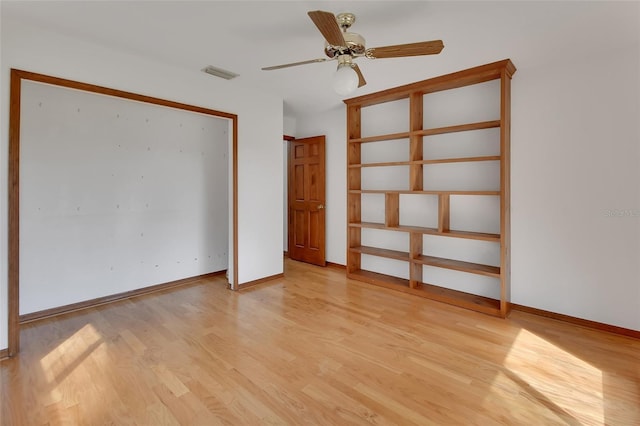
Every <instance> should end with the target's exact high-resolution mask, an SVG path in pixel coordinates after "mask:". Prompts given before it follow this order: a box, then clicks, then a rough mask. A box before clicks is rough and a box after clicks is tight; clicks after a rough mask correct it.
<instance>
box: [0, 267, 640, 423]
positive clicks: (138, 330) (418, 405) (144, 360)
mask: <svg viewBox="0 0 640 426" xmlns="http://www.w3.org/2000/svg"><path fill="white" fill-rule="evenodd" d="M21 336H22V353H21V354H20V356H19V357H18V358H17V359H11V360H8V361H4V362H2V363H1V364H0V395H1V402H0V412H1V414H0V424H2V425H7V426H8V425H40V424H50V425H58V424H64V425H75V424H78V425H99V424H116V425H124V424H127V425H128V424H138V425H154V426H155V425H173V424H182V425H215V424H229V425H261V424H292V425H300V424H321V425H347V424H367V423H373V424H399V425H410V424H416V425H429V424H438V425H443V424H444V425H449V424H463V425H471V424H478V425H491V424H507V425H515V424H523V425H542V424H568V425H578V424H585V425H598V424H607V425H639V424H640V341H639V340H634V339H632V338H627V337H622V336H616V335H612V334H607V333H604V332H599V331H594V330H589V329H584V328H580V327H577V326H572V325H569V324H566V323H562V322H558V321H554V320H550V319H546V318H541V317H537V316H533V315H530V314H525V313H522V312H513V313H512V315H511V317H510V318H509V319H507V320H501V319H498V318H493V317H489V316H486V315H482V314H478V313H474V312H469V311H466V310H462V309H459V308H455V307H450V306H447V305H443V304H439V303H436V302H432V301H429V300H425V299H422V298H417V297H414V296H410V295H406V294H402V293H397V292H394V291H391V290H386V289H382V288H377V287H371V286H368V285H366V284H361V283H357V282H353V281H348V280H347V279H346V278H345V277H344V272H343V271H340V270H337V269H328V268H318V267H314V266H309V265H305V264H300V263H296V262H292V261H287V262H286V278H284V279H279V280H275V281H273V282H270V283H266V284H262V285H260V286H257V287H255V288H252V289H249V290H247V291H243V292H240V293H234V292H231V291H229V290H226V289H225V283H224V282H223V278H215V279H212V280H210V281H207V282H201V283H196V284H193V285H189V286H186V287H181V288H179V289H174V290H171V291H166V292H163V293H156V294H153V295H149V296H144V297H139V298H135V299H132V300H128V301H122V302H118V303H114V304H111V305H105V306H102V307H98V308H94V309H89V310H85V311H81V312H77V313H74V314H68V315H64V316H60V317H58V318H55V319H48V320H42V321H38V322H34V323H31V324H28V325H25V326H23V329H22V335H21Z"/></svg>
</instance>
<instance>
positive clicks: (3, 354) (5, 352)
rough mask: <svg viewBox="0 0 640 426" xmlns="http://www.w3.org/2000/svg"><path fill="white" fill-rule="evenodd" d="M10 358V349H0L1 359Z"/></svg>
mask: <svg viewBox="0 0 640 426" xmlns="http://www.w3.org/2000/svg"><path fill="white" fill-rule="evenodd" d="M4 359H9V349H0V361H2V360H4Z"/></svg>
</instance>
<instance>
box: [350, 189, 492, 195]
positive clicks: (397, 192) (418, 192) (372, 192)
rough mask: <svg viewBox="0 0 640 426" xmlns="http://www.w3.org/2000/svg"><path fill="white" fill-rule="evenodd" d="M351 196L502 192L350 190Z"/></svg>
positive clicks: (490, 192) (485, 193) (489, 192)
mask: <svg viewBox="0 0 640 426" xmlns="http://www.w3.org/2000/svg"><path fill="white" fill-rule="evenodd" d="M349 193H350V194H409V195H411V194H418V195H441V194H444V195H500V191H436V190H426V191H411V190H408V189H406V190H405V189H400V190H398V189H350V190H349Z"/></svg>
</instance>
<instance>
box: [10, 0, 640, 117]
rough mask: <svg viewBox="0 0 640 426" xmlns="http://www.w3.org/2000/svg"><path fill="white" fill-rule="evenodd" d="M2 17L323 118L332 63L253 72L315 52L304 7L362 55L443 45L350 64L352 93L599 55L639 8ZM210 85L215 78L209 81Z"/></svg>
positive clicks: (126, 5) (495, 5)
mask: <svg viewBox="0 0 640 426" xmlns="http://www.w3.org/2000/svg"><path fill="white" fill-rule="evenodd" d="M1 7H2V9H1V11H2V14H3V20H4V19H12V20H22V21H30V22H32V23H35V24H36V25H38V26H40V27H45V28H48V29H50V30H52V31H55V32H58V33H62V34H65V35H69V36H73V37H80V38H83V39H85V40H87V41H91V42H94V43H98V44H101V45H106V46H108V47H110V48H113V49H117V50H120V51H125V52H129V53H134V54H138V55H144V56H146V57H148V58H150V59H152V60H154V61H157V62H160V63H164V64H168V65H171V66H177V67H181V68H185V69H188V70H192V71H194V72H199V70H201V69H202V68H204V67H205V66H206V65H214V66H217V67H220V68H224V69H227V70H230V71H233V72H236V73H238V74H240V77H238V78H237V79H235V80H232V81H230V82H228V83H229V84H238V85H243V86H248V87H255V88H259V89H260V90H265V91H270V92H274V93H276V94H278V95H279V96H282V97H283V99H284V101H285V115H290V116H299V115H306V114H311V113H314V112H317V111H323V110H328V109H331V108H335V107H337V106H339V105H340V104H341V103H342V102H341V99H340V98H339V97H338V95H336V94H334V93H333V91H332V90H331V76H332V74H333V71H334V69H335V66H336V63H335V62H326V63H318V64H310V65H304V66H300V67H293V68H287V69H282V70H276V71H261V70H260V68H261V67H264V66H269V65H278V64H282V63H288V62H296V61H302V60H307V59H314V58H320V57H322V56H323V38H322V36H321V35H320V33H319V32H318V31H317V29H316V28H315V26H314V25H313V23H312V22H311V20H310V19H309V18H308V16H307V14H306V13H307V11H309V10H318V9H319V10H326V11H330V12H333V13H338V12H342V11H350V12H352V13H355V14H356V23H355V25H354V26H353V27H352V29H351V30H352V31H353V32H357V33H359V34H361V35H363V36H364V37H365V39H366V41H367V47H375V46H383V45H390V44H399V43H410V42H415V41H424V40H433V39H442V40H443V41H444V45H445V48H444V50H443V51H442V53H441V54H439V55H432V56H423V57H413V58H398V59H382V60H368V59H366V58H360V59H359V60H358V63H359V65H360V68H361V70H362V72H363V73H364V75H365V77H366V79H367V81H368V84H367V85H366V86H365V87H363V88H361V89H359V90H358V92H357V93H356V95H360V94H365V93H369V92H373V91H378V90H382V89H386V88H389V87H393V86H397V85H400V84H406V83H411V82H413V81H417V80H422V79H425V78H429V77H432V76H436V75H440V74H443V73H447V72H453V71H457V70H459V69H464V68H467V67H471V66H475V65H481V64H484V63H488V62H493V61H496V60H500V59H505V58H511V59H512V61H513V62H514V63H515V65H516V67H518V68H520V69H523V68H526V67H532V66H545V65H549V67H550V72H552V67H553V64H554V63H556V62H557V61H563V60H565V61H566V60H579V59H580V58H582V57H589V56H593V55H604V54H606V52H607V51H608V50H611V49H616V48H618V47H626V46H628V45H629V44H630V43H636V44H637V43H638V40H639V38H640V37H639V36H638V34H639V32H640V12H639V11H640V7H639V3H637V2H624V3H615V4H614V3H612V2H606V1H602V2H590V3H587V2H516V1H512V2H505V1H502V2H482V1H473V2H453V1H449V2H426V1H411V2H407V1H349V2H331V1H254V2H248V1H233V2H230V1H226V2H224V1H199V2H191V1H173V2H169V1H137V2H129V1H105V2H102V1H72V2H58V1H45V2H31V1H29V2H25V1H18V2H9V1H2V2H1ZM211 78H215V77H211Z"/></svg>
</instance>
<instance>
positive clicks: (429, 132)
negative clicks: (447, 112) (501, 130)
mask: <svg viewBox="0 0 640 426" xmlns="http://www.w3.org/2000/svg"><path fill="white" fill-rule="evenodd" d="M494 127H500V120H491V121H480V122H478V123H469V124H460V125H457V126H447V127H437V128H433V129H424V130H417V131H414V132H411V134H412V135H419V136H433V135H442V134H444V133H455V132H467V131H469V130H482V129H491V128H494Z"/></svg>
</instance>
